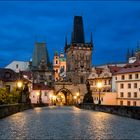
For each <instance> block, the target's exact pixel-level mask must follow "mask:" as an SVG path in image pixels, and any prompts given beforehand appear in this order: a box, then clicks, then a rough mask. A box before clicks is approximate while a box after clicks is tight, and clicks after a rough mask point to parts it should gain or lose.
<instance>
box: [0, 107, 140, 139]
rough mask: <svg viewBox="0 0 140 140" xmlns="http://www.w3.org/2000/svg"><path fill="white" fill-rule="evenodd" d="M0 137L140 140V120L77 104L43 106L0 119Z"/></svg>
mask: <svg viewBox="0 0 140 140" xmlns="http://www.w3.org/2000/svg"><path fill="white" fill-rule="evenodd" d="M0 139H65V140H66V139H67V140H68V139H140V121H139V120H134V119H131V118H125V117H121V116H116V115H112V114H108V113H103V112H95V111H90V110H81V109H78V108H76V107H44V108H35V109H34V110H26V111H24V112H19V113H16V114H14V115H12V116H9V117H7V118H4V119H1V120H0Z"/></svg>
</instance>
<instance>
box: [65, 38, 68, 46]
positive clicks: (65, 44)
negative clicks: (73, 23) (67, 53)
mask: <svg viewBox="0 0 140 140" xmlns="http://www.w3.org/2000/svg"><path fill="white" fill-rule="evenodd" d="M67 44H68V42H67V36H66V37H65V46H67Z"/></svg>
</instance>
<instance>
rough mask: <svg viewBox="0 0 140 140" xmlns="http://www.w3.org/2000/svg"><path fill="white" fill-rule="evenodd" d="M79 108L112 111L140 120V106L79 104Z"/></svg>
mask: <svg viewBox="0 0 140 140" xmlns="http://www.w3.org/2000/svg"><path fill="white" fill-rule="evenodd" d="M77 107H78V108H81V109H89V110H95V111H102V112H106V113H112V114H116V115H120V116H124V117H129V118H133V119H138V120H140V107H135V106H119V105H95V104H79V105H77Z"/></svg>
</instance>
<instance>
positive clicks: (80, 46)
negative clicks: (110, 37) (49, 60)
mask: <svg viewBox="0 0 140 140" xmlns="http://www.w3.org/2000/svg"><path fill="white" fill-rule="evenodd" d="M92 50H93V43H92V34H91V41H90V42H88V43H87V42H85V37H84V27H83V19H82V16H75V17H74V26H73V32H72V37H71V43H70V44H67V40H66V44H65V53H66V61H67V63H66V64H67V66H66V68H67V70H66V75H67V80H68V81H71V82H72V83H73V84H85V82H86V79H87V77H88V76H89V74H90V71H91V67H92Z"/></svg>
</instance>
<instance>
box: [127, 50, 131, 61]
mask: <svg viewBox="0 0 140 140" xmlns="http://www.w3.org/2000/svg"><path fill="white" fill-rule="evenodd" d="M129 58H130V51H129V48H128V49H127V55H126V61H128V60H129Z"/></svg>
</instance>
